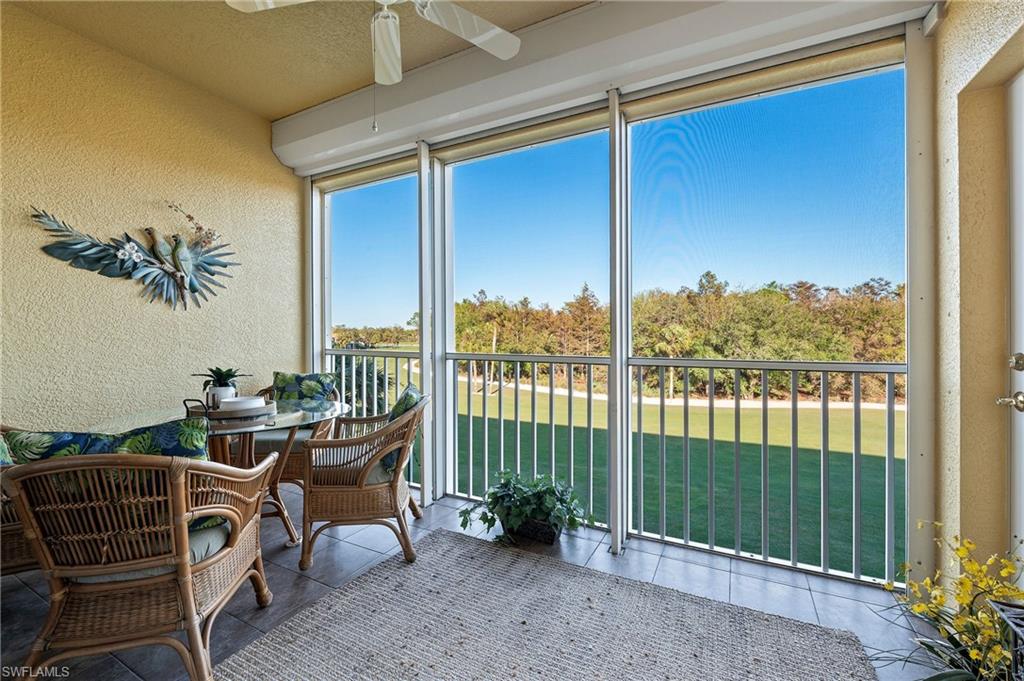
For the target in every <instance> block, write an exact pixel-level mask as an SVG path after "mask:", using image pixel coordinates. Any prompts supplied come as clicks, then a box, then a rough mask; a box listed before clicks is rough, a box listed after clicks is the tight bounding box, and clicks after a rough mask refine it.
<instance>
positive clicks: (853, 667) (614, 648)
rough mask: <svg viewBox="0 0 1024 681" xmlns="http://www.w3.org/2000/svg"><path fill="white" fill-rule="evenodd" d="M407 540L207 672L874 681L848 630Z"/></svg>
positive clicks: (487, 546)
mask: <svg viewBox="0 0 1024 681" xmlns="http://www.w3.org/2000/svg"><path fill="white" fill-rule="evenodd" d="M416 550H417V553H418V558H417V560H416V562H415V563H413V564H408V563H406V562H404V561H403V560H402V558H401V556H400V555H399V556H395V557H393V558H390V559H388V560H386V561H384V562H383V563H381V564H380V565H377V566H376V567H374V568H373V569H371V570H369V571H368V572H366V573H365V574H363V575H361V576H359V577H358V578H356V579H354V580H353V581H351V582H349V583H348V584H346V585H345V586H343V587H342V588H341V589H338V590H337V591H336V592H334V593H332V594H330V595H329V596H325V597H324V598H322V599H321V600H320V601H318V602H317V603H315V604H314V605H312V606H311V607H309V608H307V609H306V610H303V611H301V612H299V613H298V614H296V615H295V616H294V617H292V618H291V619H290V620H288V621H286V622H284V623H282V624H280V625H279V626H277V627H276V628H275V629H274V630H273V631H271V632H270V633H269V634H267V635H265V636H264V637H263V638H261V639H259V640H257V641H255V642H253V643H251V644H250V645H249V646H247V647H246V648H243V649H242V650H240V651H239V652H237V653H235V654H234V655H233V656H232V657H230V658H228V659H227V660H225V661H224V662H223V663H221V664H220V665H219V666H218V667H217V669H216V678H217V679H218V680H220V681H263V680H264V679H413V678H415V679H616V680H617V681H622V680H623V679H625V680H630V679H694V680H700V681H704V680H710V679H721V680H722V681H733V680H736V679H759V680H760V679H765V680H767V679H770V680H771V681H782V680H789V679H791V680H793V681H810V680H817V679H821V680H827V681H836V680H838V679H858V680H861V679H871V680H874V679H875V678H876V676H875V672H874V670H873V669H872V667H871V664H870V663H869V662H868V659H867V657H866V655H865V654H864V649H863V647H862V646H861V644H860V643H859V642H858V640H857V638H856V637H855V636H854V635H853V634H851V633H848V632H843V631H837V630H834V629H827V628H825V627H820V626H816V625H812V624H806V623H804V622H797V621H795V620H790V619H787V618H784V617H778V616H775V615H769V614H765V613H761V612H758V611H755V610H749V609H747V608H741V607H739V606H735V605H729V604H726V603H721V602H718V601H712V600H708V599H705V598H700V597H697V596H691V595H689V594H685V593H682V592H679V591H676V590H674V589H668V588H665V587H661V586H657V585H655V584H648V583H644V582H636V581H633V580H630V579H625V578H622V577H617V576H615V575H610V574H606V573H603V572H598V571H596V570H590V569H587V568H581V567H577V566H575V565H570V564H567V563H564V562H562V561H559V560H557V559H554V558H550V557H548V556H540V555H535V554H533V553H528V552H526V551H521V550H518V549H515V548H509V547H505V546H499V545H496V544H494V543H492V542H490V541H484V540H480V539H473V538H471V537H466V536H464V535H461V534H457V533H455V532H448V531H446V530H435V531H434V532H432V533H431V534H430V535H428V536H426V537H423V538H422V539H420V540H419V541H418V542H417V543H416ZM271 588H273V585H271ZM272 607H273V606H272Z"/></svg>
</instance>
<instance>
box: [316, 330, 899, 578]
mask: <svg viewBox="0 0 1024 681" xmlns="http://www.w3.org/2000/svg"><path fill="white" fill-rule="evenodd" d="M328 355H329V356H330V357H332V358H333V362H334V364H333V369H334V371H336V372H338V373H339V375H340V383H339V388H340V390H341V392H342V394H343V395H344V399H346V401H349V402H351V403H352V404H353V407H354V409H355V415H357V416H362V415H374V414H378V413H385V412H386V411H387V409H389V408H390V405H391V404H393V402H394V400H395V399H396V398H397V396H398V395H399V394H400V392H401V390H402V389H403V388H404V387H405V385H408V384H409V383H417V382H418V380H419V369H418V362H419V359H418V353H416V352H412V351H391V350H382V349H344V350H329V351H328ZM627 365H628V368H629V376H630V382H631V391H630V402H631V404H630V409H631V411H630V424H631V443H630V454H629V457H628V462H629V475H628V479H629V484H628V492H627V494H628V496H629V498H628V499H626V500H624V503H626V508H627V509H628V514H627V515H628V524H627V528H628V532H629V534H630V535H631V536H640V537H645V538H651V539H656V540H660V541H664V542H668V543H676V544H683V545H687V546H692V547H695V548H699V549H706V550H712V551H717V552H725V553H728V554H730V555H735V556H741V557H745V558H752V559H759V560H762V561H765V562H770V563H779V564H784V565H789V566H795V567H798V568H801V569H807V570H814V571H820V572H828V573H831V574H835V575H841V576H847V577H852V578H856V579H868V580H882V579H885V580H894V579H896V577H897V574H896V566H897V565H898V564H900V563H902V562H903V561H904V556H905V553H906V548H905V540H906V530H905V528H906V512H905V508H906V496H905V494H906V487H905V486H906V474H905V465H904V462H905V456H906V443H905V416H906V407H905V404H904V402H903V394H904V393H905V380H906V365H905V364H901V363H892V364H873V363H846V362H820V361H807V362H793V361H767V360H728V359H674V358H661V357H632V358H629V360H628V362H627ZM445 366H446V372H447V378H446V382H447V386H448V387H447V392H448V397H447V404H448V410H449V412H450V414H446V415H442V414H438V415H437V417H436V418H439V419H440V418H449V419H450V420H449V423H450V424H451V428H452V432H451V433H450V443H451V446H450V448H449V451H448V452H446V453H445V455H446V456H447V460H446V466H447V467H448V468H449V470H450V473H449V475H448V478H447V480H448V482H447V487H446V489H445V490H444V492H445V493H446V494H451V495H456V496H462V497H467V498H472V499H478V498H480V496H481V495H482V494H483V492H484V490H486V488H487V486H488V485H489V484H490V483H492V482H494V480H495V479H496V476H497V473H498V472H499V471H500V470H503V469H509V470H513V471H515V472H517V473H520V474H522V475H524V476H526V477H535V476H538V475H544V474H548V473H550V474H553V475H554V476H556V477H558V478H560V479H563V480H565V481H567V482H568V483H569V484H570V485H572V486H573V487H574V488H575V489H576V492H577V494H578V495H579V497H580V498H581V500H582V501H583V503H584V505H585V506H586V508H587V511H588V513H592V514H593V516H594V520H595V524H597V525H605V524H607V523H608V520H609V516H608V513H609V509H610V507H611V499H610V496H609V494H610V491H609V490H610V488H609V477H610V476H609V473H610V469H609V442H608V413H609V410H608V406H609V396H608V394H607V384H608V370H609V366H610V360H609V358H607V357H580V356H560V355H527V354H517V355H511V354H493V353H468V352H450V353H447V355H446V358H445ZM712 395H713V396H714V398H713V399H711V397H710V396H712ZM826 396H827V398H826ZM408 475H409V479H410V481H413V480H414V478H415V476H416V475H417V472H416V467H415V466H410V469H409V474H408Z"/></svg>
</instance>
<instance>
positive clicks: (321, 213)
mask: <svg viewBox="0 0 1024 681" xmlns="http://www.w3.org/2000/svg"><path fill="white" fill-rule="evenodd" d="M303 192H304V194H305V197H306V206H305V209H306V224H305V228H306V230H305V231H306V236H307V239H308V240H309V248H307V249H306V272H308V273H309V274H308V276H307V279H306V301H305V302H306V315H307V316H306V319H307V324H306V329H307V333H309V339H308V342H307V343H306V357H305V360H306V362H305V363H306V365H307V366H308V367H309V369H310V370H311V371H315V372H320V371H330V370H331V369H332V367H331V366H329V364H328V362H327V361H326V360H327V353H326V350H327V348H328V347H329V345H328V342H327V339H328V338H329V336H330V328H329V327H330V304H331V290H330V278H329V276H328V275H329V270H330V262H331V260H330V238H329V237H330V227H329V225H328V217H327V215H326V211H325V210H324V195H323V192H321V191H320V190H319V189H317V187H316V186H315V185H314V184H313V182H312V180H311V179H310V178H308V177H307V178H305V181H304V182H303Z"/></svg>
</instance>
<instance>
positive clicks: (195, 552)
mask: <svg viewBox="0 0 1024 681" xmlns="http://www.w3.org/2000/svg"><path fill="white" fill-rule="evenodd" d="M217 520H220V521H221V522H220V523H219V524H218V525H216V526H214V527H206V528H203V529H201V530H190V531H189V533H188V562H189V563H191V564H192V565H195V564H196V563H199V562H202V561H204V560H206V559H207V558H209V557H210V556H212V555H213V554H215V553H217V552H218V551H220V550H221V549H222V548H224V546H226V545H227V543H228V538H229V537H230V536H231V525H229V524H227V523H225V522H223V520H224V519H223V518H218V519H217ZM168 572H174V567H173V566H170V565H168V566H162V567H152V568H145V569H143V570H131V571H130V572H118V573H117V574H113V575H97V576H93V577H79V578H78V579H76V580H75V581H76V582H79V583H81V584H102V583H105V582H126V581H128V580H131V579H143V578H144V577H156V576H157V575H166V574H167V573H168Z"/></svg>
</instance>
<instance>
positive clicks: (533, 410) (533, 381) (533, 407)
mask: <svg viewBox="0 0 1024 681" xmlns="http://www.w3.org/2000/svg"><path fill="white" fill-rule="evenodd" d="M530 422H531V423H532V425H533V471H532V473H531V475H532V476H533V477H534V478H536V477H537V363H536V362H531V363H530Z"/></svg>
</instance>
